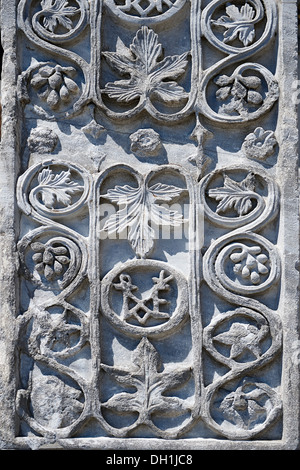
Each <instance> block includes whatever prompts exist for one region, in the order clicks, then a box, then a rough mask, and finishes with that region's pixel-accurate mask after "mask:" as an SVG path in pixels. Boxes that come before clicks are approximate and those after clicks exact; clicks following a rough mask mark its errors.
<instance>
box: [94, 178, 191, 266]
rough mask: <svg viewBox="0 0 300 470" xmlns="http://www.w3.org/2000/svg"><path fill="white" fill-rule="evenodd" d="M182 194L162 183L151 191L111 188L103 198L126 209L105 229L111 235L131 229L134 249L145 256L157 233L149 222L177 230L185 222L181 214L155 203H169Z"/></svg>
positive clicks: (145, 188)
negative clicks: (159, 201)
mask: <svg viewBox="0 0 300 470" xmlns="http://www.w3.org/2000/svg"><path fill="white" fill-rule="evenodd" d="M181 192H182V189H180V188H177V187H175V186H172V185H166V184H161V183H158V184H155V185H153V186H151V187H150V188H148V187H147V186H146V185H145V184H142V185H141V186H140V187H139V188H132V187H131V186H128V185H125V186H116V187H115V188H114V189H109V190H108V192H107V194H105V195H104V197H106V198H107V199H109V200H110V201H111V202H115V203H117V204H118V205H119V206H124V207H122V208H121V209H120V210H119V211H118V212H117V213H116V214H113V215H111V216H110V217H109V219H108V220H107V221H106V223H105V225H104V227H103V230H105V231H107V232H108V234H112V233H115V232H116V233H120V232H122V230H124V229H125V228H129V231H128V240H129V241H130V243H131V246H132V248H133V249H134V251H135V252H136V253H137V254H138V255H139V256H141V257H144V256H146V255H147V253H149V252H150V250H151V249H152V247H153V242H154V238H155V232H154V230H153V228H152V227H151V226H150V225H149V222H154V223H155V224H157V225H170V226H171V227H178V226H179V225H180V224H182V223H183V217H182V215H181V214H179V213H178V212H177V211H173V210H169V209H168V208H166V207H164V206H160V205H158V204H156V201H157V200H161V201H166V202H170V201H171V200H172V199H173V198H174V197H177V196H178V195H180V193H181Z"/></svg>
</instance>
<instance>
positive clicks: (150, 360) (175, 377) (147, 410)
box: [102, 338, 191, 421]
mask: <svg viewBox="0 0 300 470" xmlns="http://www.w3.org/2000/svg"><path fill="white" fill-rule="evenodd" d="M132 360H133V363H134V364H135V370H133V371H129V370H124V369H118V368H115V367H110V366H106V365H102V367H103V369H104V370H105V371H106V372H108V373H109V374H110V375H111V377H112V378H113V379H114V380H115V381H116V382H118V383H120V384H121V385H125V386H133V387H135V388H136V392H134V393H128V392H122V393H118V394H117V395H114V396H113V397H112V398H110V399H109V400H108V401H107V402H106V403H104V404H103V406H105V407H106V408H111V409H114V410H115V411H119V412H124V411H127V412H128V411H136V412H138V413H139V415H140V419H141V420H143V421H146V420H147V419H149V418H150V415H151V414H152V413H153V412H155V411H160V412H168V411H170V410H172V411H177V412H180V411H181V410H182V409H183V403H182V400H180V399H179V398H176V397H166V396H163V395H162V394H163V393H165V392H166V391H167V390H168V389H172V388H174V387H176V386H178V385H180V384H184V383H185V382H186V381H187V380H188V379H189V377H190V374H191V370H190V368H189V367H188V368H181V369H179V368H176V370H175V371H172V372H159V368H160V358H159V355H158V353H157V351H156V349H155V348H154V347H153V346H152V344H151V343H150V342H149V341H148V339H147V338H143V339H142V340H141V342H140V344H139V345H138V347H137V349H136V350H135V351H134V353H133V356H132Z"/></svg>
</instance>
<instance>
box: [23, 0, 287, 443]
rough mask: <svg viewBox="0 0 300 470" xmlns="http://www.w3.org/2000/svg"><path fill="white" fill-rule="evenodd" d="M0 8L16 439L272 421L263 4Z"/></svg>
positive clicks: (268, 83)
mask: <svg viewBox="0 0 300 470" xmlns="http://www.w3.org/2000/svg"><path fill="white" fill-rule="evenodd" d="M18 24H19V29H20V37H21V38H22V39H23V40H24V41H25V42H26V45H27V47H30V48H32V49H33V50H34V51H35V52H34V54H33V57H34V58H32V59H30V60H28V58H25V59H24V61H23V63H22V64H21V65H20V69H21V70H20V75H19V82H18V86H19V87H18V97H19V100H20V103H21V104H22V106H23V112H24V116H25V119H26V118H27V119H28V121H30V122H31V124H30V125H32V126H33V127H35V126H34V125H33V124H32V123H33V122H37V123H38V124H37V125H36V128H32V129H31V132H28V137H27V139H28V140H27V147H26V149H25V151H24V158H23V160H24V161H23V163H22V168H23V169H22V174H21V176H20V178H19V180H18V186H17V197H18V204H19V208H20V211H21V213H22V214H23V215H22V222H21V236H20V241H19V243H18V251H19V259H20V271H21V274H22V282H21V290H22V295H21V297H22V300H21V307H20V315H19V316H18V318H17V322H18V328H19V345H20V346H19V363H20V374H19V387H18V392H17V397H16V401H17V412H18V416H19V420H20V423H21V424H20V436H24V437H26V436H28V435H32V434H34V435H36V436H42V437H46V438H48V437H49V438H51V439H64V438H68V437H75V438H79V437H81V436H84V435H85V433H87V435H92V436H93V437H98V436H108V437H109V436H113V437H117V438H123V437H127V436H131V437H136V438H138V437H145V436H146V437H149V436H150V437H159V438H163V439H176V438H180V437H183V438H189V437H199V438H205V437H214V438H216V439H220V438H221V439H224V438H225V439H237V440H247V439H255V438H256V437H257V436H258V438H259V437H260V436H261V435H267V436H268V434H267V433H268V431H269V429H271V434H270V435H272V429H273V430H274V429H275V431H274V435H275V434H276V432H279V431H277V428H276V426H277V423H279V422H280V416H281V398H280V378H278V377H280V374H278V367H279V366H278V357H280V354H279V352H280V348H281V322H280V315H279V313H278V312H277V309H276V299H277V298H278V292H279V286H280V272H281V268H280V256H279V253H278V251H277V248H276V242H275V240H274V239H269V238H268V233H269V232H268V226H269V225H270V224H275V225H276V221H277V214H278V209H279V203H280V194H279V190H278V188H277V185H276V184H275V183H274V181H273V180H272V178H270V177H269V173H268V170H267V169H266V166H264V165H263V164H264V163H265V162H266V160H267V159H269V160H268V161H269V162H270V164H269V166H270V167H271V166H272V165H274V164H276V161H275V160H276V152H277V140H276V136H275V128H276V126H275V125H274V127H272V126H273V124H274V119H276V113H275V111H274V110H275V109H276V106H277V101H278V97H279V87H278V83H277V80H276V77H275V75H274V69H273V68H272V67H271V66H270V62H269V61H268V60H266V61H265V62H264V60H262V57H264V54H261V52H262V51H263V50H267V51H269V52H270V54H272V53H273V56H272V60H273V63H274V62H275V63H276V52H275V48H274V47H273V44H274V40H275V39H274V38H275V33H276V31H277V9H276V2H274V1H272V0H249V1H240V0H236V1H233V2H232V3H228V2H225V1H223V0H211V1H208V0H207V1H203V2H201V1H200V0H191V1H187V0H168V1H166V0H161V1H152V0H147V1H139V0H134V1H131V0H121V1H116V0H91V1H87V0H20V2H19V7H18ZM268 48H269V49H268ZM266 55H268V54H266ZM251 60H252V61H253V62H251ZM261 62H263V63H261ZM266 116H272V119H273V121H272V120H270V119H269V121H264V118H265V117H266ZM274 116H275V117H274ZM271 122H273V124H272V125H271V124H270V123H271ZM267 123H268V124H267ZM263 126H265V127H263ZM266 126H269V127H266ZM271 127H272V128H271ZM237 128H238V129H239V130H240V134H241V136H242V140H241V141H240V144H238V143H237V144H236V145H239V151H238V152H237V151H236V149H235V151H233V147H234V146H231V147H230V144H228V146H227V148H230V151H228V150H227V154H226V151H225V150H224V152H223V153H224V155H225V154H226V155H227V159H226V158H223V157H222V152H220V153H218V150H217V149H218V146H219V145H220V142H221V145H224V148H225V147H226V143H225V141H226V140H230V141H232V143H233V142H234V139H235V137H234V135H235V134H234V131H235V130H236V129H237ZM24 132H25V131H24ZM172 132H173V133H172ZM231 132H233V134H232V137H231ZM170 135H171V137H170ZM220 136H223V137H222V139H221V141H220ZM73 137H74V140H73V141H72V139H73ZM68 139H69V140H68ZM218 139H219V140H218ZM66 142H71V143H70V144H68V145H69V147H67V146H66V145H67V144H66ZM109 142H113V143H109ZM117 145H118V146H119V147H117ZM77 147H78V148H77ZM67 148H68V150H66V149H67ZM208 149H209V150H208ZM26 152H27V153H26ZM79 154H80V156H79V157H78V155H79ZM229 154H230V156H229V157H228V155H229ZM26 155H27V157H26ZM26 158H27V160H28V161H27V160H26ZM229 160H230V164H228V161H229ZM275 225H274V226H275ZM265 371H266V372H265ZM268 371H269V372H268ZM45 393H46V394H47V396H48V398H49V397H50V398H51V406H49V403H48V402H47V401H45ZM204 428H205V431H203V429H204ZM145 433H146V434H145ZM264 433H266V434H264ZM267 438H269V437H267Z"/></svg>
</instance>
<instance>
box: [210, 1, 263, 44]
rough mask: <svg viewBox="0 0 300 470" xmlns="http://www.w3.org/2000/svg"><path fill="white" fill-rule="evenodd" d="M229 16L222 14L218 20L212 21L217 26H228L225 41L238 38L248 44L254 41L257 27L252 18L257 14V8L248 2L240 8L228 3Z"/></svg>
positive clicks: (227, 11)
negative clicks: (255, 27)
mask: <svg viewBox="0 0 300 470" xmlns="http://www.w3.org/2000/svg"><path fill="white" fill-rule="evenodd" d="M226 13H227V16H226V15H224V16H221V17H220V18H219V19H218V20H215V21H213V22H212V23H213V24H215V25H217V26H222V27H224V28H226V31H225V33H224V34H223V36H224V42H230V41H233V40H234V39H236V38H237V37H238V38H239V40H240V41H241V42H242V43H243V44H244V46H248V45H249V44H251V43H252V42H253V39H254V37H255V29H254V26H253V24H252V20H253V18H254V16H255V10H254V8H252V7H251V6H250V5H249V4H248V3H246V4H245V5H243V6H242V7H241V8H240V10H239V9H238V7H236V6H235V5H230V4H229V5H228V6H227V7H226Z"/></svg>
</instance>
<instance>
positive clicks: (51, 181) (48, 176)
mask: <svg viewBox="0 0 300 470" xmlns="http://www.w3.org/2000/svg"><path fill="white" fill-rule="evenodd" d="M70 176H71V173H70V171H69V170H68V171H61V172H60V173H59V174H57V175H55V174H54V173H53V172H52V170H50V169H49V168H44V169H43V170H42V171H41V173H40V174H39V176H38V182H39V187H38V189H39V193H40V194H41V197H42V201H43V203H44V204H45V206H46V207H48V208H49V209H53V208H54V205H55V203H56V202H57V203H60V204H63V205H64V206H69V205H70V204H71V202H72V197H71V196H72V195H73V194H76V193H78V192H81V191H82V190H83V187H82V186H81V185H79V184H78V183H77V182H76V181H71V180H70Z"/></svg>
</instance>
